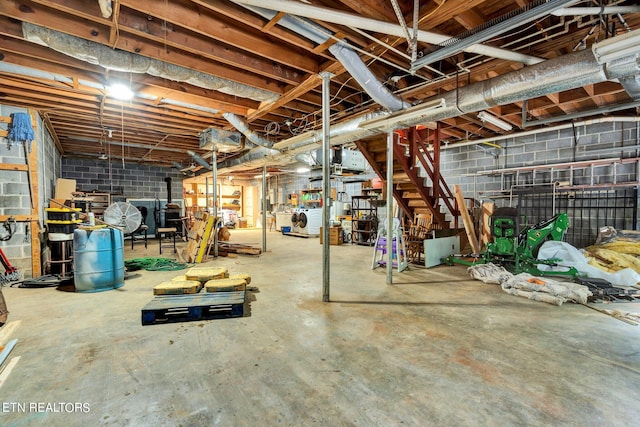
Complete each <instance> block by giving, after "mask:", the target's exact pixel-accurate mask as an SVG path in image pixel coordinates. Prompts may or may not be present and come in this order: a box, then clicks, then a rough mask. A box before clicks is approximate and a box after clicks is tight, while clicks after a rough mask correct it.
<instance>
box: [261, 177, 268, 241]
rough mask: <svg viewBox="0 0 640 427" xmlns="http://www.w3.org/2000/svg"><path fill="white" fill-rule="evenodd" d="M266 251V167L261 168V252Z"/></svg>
mask: <svg viewBox="0 0 640 427" xmlns="http://www.w3.org/2000/svg"><path fill="white" fill-rule="evenodd" d="M266 251H267V165H264V166H262V252H263V253H264V252H266Z"/></svg>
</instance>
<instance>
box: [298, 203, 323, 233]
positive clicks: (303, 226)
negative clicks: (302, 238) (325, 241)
mask: <svg viewBox="0 0 640 427" xmlns="http://www.w3.org/2000/svg"><path fill="white" fill-rule="evenodd" d="M321 225H322V208H311V209H299V212H298V229H299V231H298V233H300V234H309V235H320V226H321Z"/></svg>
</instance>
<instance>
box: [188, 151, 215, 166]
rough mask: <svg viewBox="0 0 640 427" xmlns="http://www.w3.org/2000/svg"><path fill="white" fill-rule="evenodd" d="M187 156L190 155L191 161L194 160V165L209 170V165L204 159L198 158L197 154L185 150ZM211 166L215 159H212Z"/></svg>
mask: <svg viewBox="0 0 640 427" xmlns="http://www.w3.org/2000/svg"><path fill="white" fill-rule="evenodd" d="M187 154H188V155H190V156H191V157H192V158H193V160H195V162H196V163H198V164H199V165H200V166H202V167H204V168H207V169H211V168H212V167H211V165H210V164H209V163H207V161H206V160H205V159H203V158H202V157H200V156H199V155H198V154H197V153H194V152H193V151H191V150H187ZM213 162H214V163H213V164H215V159H213Z"/></svg>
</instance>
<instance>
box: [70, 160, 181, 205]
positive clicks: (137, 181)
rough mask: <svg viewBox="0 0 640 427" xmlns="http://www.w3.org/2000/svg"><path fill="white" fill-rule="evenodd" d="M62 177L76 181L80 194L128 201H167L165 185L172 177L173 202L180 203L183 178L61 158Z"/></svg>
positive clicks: (173, 172) (171, 172)
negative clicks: (106, 196) (122, 198)
mask: <svg viewBox="0 0 640 427" xmlns="http://www.w3.org/2000/svg"><path fill="white" fill-rule="evenodd" d="M62 177H63V178H67V179H75V180H76V184H77V188H78V190H80V191H86V192H92V191H96V192H100V193H110V194H112V195H121V196H124V197H126V198H129V199H156V198H158V199H161V200H166V199H167V184H166V183H165V181H164V179H165V178H166V177H171V179H172V182H171V197H172V200H173V202H175V203H179V204H181V203H182V174H181V173H180V171H178V170H177V169H174V168H170V167H159V166H149V165H139V164H135V163H125V165H124V168H123V167H122V162H118V161H112V162H111V167H109V162H108V161H107V160H90V159H74V158H64V159H63V160H62Z"/></svg>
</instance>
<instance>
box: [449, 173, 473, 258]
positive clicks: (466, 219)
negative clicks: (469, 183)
mask: <svg viewBox="0 0 640 427" xmlns="http://www.w3.org/2000/svg"><path fill="white" fill-rule="evenodd" d="M453 192H454V193H455V196H456V202H458V209H460V215H461V216H462V222H463V224H464V230H465V231H466V232H467V238H468V239H469V244H470V245H471V250H472V251H473V253H474V254H479V253H480V244H479V243H478V238H477V237H476V229H475V227H474V226H473V221H472V220H471V215H469V211H468V210H467V204H466V203H465V201H464V196H463V195H462V190H460V186H459V185H454V186H453Z"/></svg>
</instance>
